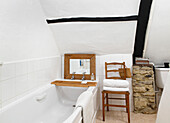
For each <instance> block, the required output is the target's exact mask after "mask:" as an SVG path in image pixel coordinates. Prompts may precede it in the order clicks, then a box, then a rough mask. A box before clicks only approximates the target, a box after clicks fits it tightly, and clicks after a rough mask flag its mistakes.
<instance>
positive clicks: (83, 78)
mask: <svg viewBox="0 0 170 123" xmlns="http://www.w3.org/2000/svg"><path fill="white" fill-rule="evenodd" d="M85 73H86V72H83V77H82V80H85Z"/></svg>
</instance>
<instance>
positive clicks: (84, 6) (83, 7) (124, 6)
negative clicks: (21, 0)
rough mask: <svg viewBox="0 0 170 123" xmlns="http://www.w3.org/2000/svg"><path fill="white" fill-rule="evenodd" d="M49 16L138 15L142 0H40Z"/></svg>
mask: <svg viewBox="0 0 170 123" xmlns="http://www.w3.org/2000/svg"><path fill="white" fill-rule="evenodd" d="M40 3H41V5H42V8H43V9H44V12H45V14H46V16H47V18H61V17H79V16H80V17H82V16H127V15H137V14H138V8H139V4H140V0H40Z"/></svg>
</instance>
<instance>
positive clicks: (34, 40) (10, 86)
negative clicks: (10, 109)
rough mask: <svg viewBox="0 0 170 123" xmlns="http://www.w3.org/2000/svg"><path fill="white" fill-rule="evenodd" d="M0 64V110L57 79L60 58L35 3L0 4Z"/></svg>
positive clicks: (7, 0)
mask: <svg viewBox="0 0 170 123" xmlns="http://www.w3.org/2000/svg"><path fill="white" fill-rule="evenodd" d="M0 62H3V65H0V110H1V108H3V107H5V106H6V105H8V104H10V103H12V102H13V101H15V100H17V99H19V98H22V97H23V96H24V95H25V94H28V93H30V92H31V91H33V90H35V89H37V88H39V87H41V86H43V85H44V84H47V83H50V82H51V81H52V80H54V79H56V78H61V57H60V55H59V51H58V48H57V45H56V42H55V40H54V38H53V34H52V33H51V32H50V29H49V27H48V26H47V23H46V22H45V16H44V14H43V11H42V9H41V6H40V4H39V1H34V0H12V1H11V0H5V1H1V4H0Z"/></svg>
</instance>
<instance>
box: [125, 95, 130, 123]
mask: <svg viewBox="0 0 170 123" xmlns="http://www.w3.org/2000/svg"><path fill="white" fill-rule="evenodd" d="M126 102H127V103H126V106H127V109H126V110H127V113H128V123H130V108H129V94H126Z"/></svg>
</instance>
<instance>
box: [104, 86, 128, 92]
mask: <svg viewBox="0 0 170 123" xmlns="http://www.w3.org/2000/svg"><path fill="white" fill-rule="evenodd" d="M103 90H105V91H129V88H112V87H105V86H104V87H103Z"/></svg>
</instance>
